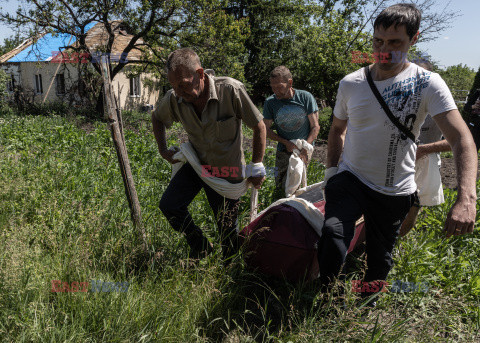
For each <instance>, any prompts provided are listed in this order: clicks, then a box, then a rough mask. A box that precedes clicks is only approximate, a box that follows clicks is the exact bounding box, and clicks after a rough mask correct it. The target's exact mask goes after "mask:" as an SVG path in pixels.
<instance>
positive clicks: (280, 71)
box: [270, 66, 292, 81]
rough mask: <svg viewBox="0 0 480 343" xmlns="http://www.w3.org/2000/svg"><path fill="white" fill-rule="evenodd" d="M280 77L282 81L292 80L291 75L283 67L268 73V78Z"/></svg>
mask: <svg viewBox="0 0 480 343" xmlns="http://www.w3.org/2000/svg"><path fill="white" fill-rule="evenodd" d="M277 77H281V78H282V79H283V80H284V81H288V80H290V79H291V78H292V73H291V72H290V70H288V68H287V67H285V66H278V67H276V68H275V69H273V70H272V72H271V73H270V78H271V79H275V78H277Z"/></svg>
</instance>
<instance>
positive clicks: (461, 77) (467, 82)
mask: <svg viewBox="0 0 480 343" xmlns="http://www.w3.org/2000/svg"><path fill="white" fill-rule="evenodd" d="M438 73H439V74H440V76H441V77H442V78H443V79H444V80H445V82H446V84H447V85H448V88H450V91H451V92H452V95H453V97H454V98H455V100H465V97H466V96H467V95H468V90H470V87H472V85H473V80H474V78H475V71H474V70H473V69H471V68H469V67H468V66H467V65H465V64H463V65H462V64H458V65H455V66H449V67H447V68H446V69H445V70H438Z"/></svg>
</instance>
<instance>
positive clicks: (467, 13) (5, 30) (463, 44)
mask: <svg viewBox="0 0 480 343" xmlns="http://www.w3.org/2000/svg"><path fill="white" fill-rule="evenodd" d="M5 2H6V1H2V4H1V5H0V7H1V8H2V11H6V12H9V13H12V14H14V13H15V10H16V9H17V7H18V5H19V4H20V1H19V0H9V1H8V3H5ZM399 2H401V1H399ZM434 2H435V5H434V8H437V9H438V11H440V10H442V9H443V8H444V7H445V5H447V4H448V3H449V2H450V5H449V6H448V9H449V10H451V11H455V12H459V14H460V16H459V17H457V18H454V20H453V22H452V24H451V27H450V28H449V29H447V30H445V31H443V32H442V33H441V35H440V36H439V37H438V38H437V39H436V40H434V41H432V42H427V43H419V45H418V47H419V48H420V50H421V51H424V52H426V53H428V54H429V55H431V57H432V59H433V60H434V61H435V62H437V63H438V64H439V66H440V67H441V68H445V67H447V66H452V65H457V64H460V63H461V64H466V65H467V66H469V67H470V68H473V69H475V71H477V70H478V68H479V67H480V25H479V23H480V1H479V0H451V1H449V0H434ZM14 33H15V32H14V30H13V29H11V28H9V27H7V26H6V25H3V24H0V44H1V43H3V40H4V39H5V38H8V37H11V36H13V35H14Z"/></svg>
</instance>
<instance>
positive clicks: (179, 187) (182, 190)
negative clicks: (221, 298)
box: [160, 163, 239, 258]
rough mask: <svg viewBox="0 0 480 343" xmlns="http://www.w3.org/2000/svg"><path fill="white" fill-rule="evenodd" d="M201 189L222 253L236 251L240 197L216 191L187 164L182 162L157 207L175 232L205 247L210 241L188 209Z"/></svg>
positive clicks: (192, 242) (194, 244)
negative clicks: (228, 195)
mask: <svg viewBox="0 0 480 343" xmlns="http://www.w3.org/2000/svg"><path fill="white" fill-rule="evenodd" d="M202 188H203V189H204V190H205V194H206V196H207V200H208V203H209V204H210V207H211V208H212V210H213V214H214V215H215V218H216V222H217V228H218V230H219V233H220V237H221V244H222V252H223V256H224V257H225V258H227V257H230V256H231V255H233V254H234V253H236V251H237V250H238V243H237V232H236V226H237V216H238V207H239V200H238V199H236V200H232V199H228V198H225V197H223V196H221V195H220V194H218V193H217V192H215V191H214V190H213V189H212V188H210V187H209V186H208V185H207V184H206V183H205V182H203V180H202V178H201V177H200V176H199V175H198V174H197V173H196V172H195V170H193V168H192V167H191V166H190V164H188V163H185V164H184V165H183V166H182V168H180V170H179V171H178V172H177V173H176V174H175V176H174V177H173V179H172V180H171V181H170V184H169V185H168V187H167V189H166V190H165V192H164V193H163V195H162V199H161V200H160V210H161V211H162V212H163V214H164V215H165V217H166V218H167V220H168V222H169V223H170V225H171V226H172V228H173V229H174V230H175V231H178V232H182V233H184V234H185V236H186V238H187V242H188V244H189V245H190V248H192V249H193V250H198V249H207V248H208V244H209V243H208V241H207V239H206V237H205V236H204V235H203V232H202V230H201V229H200V228H199V227H198V226H197V225H195V223H194V222H193V219H192V216H191V215H190V213H189V211H188V205H189V204H190V203H191V202H192V201H193V199H194V198H195V196H196V195H197V194H198V192H200V190H201V189H202Z"/></svg>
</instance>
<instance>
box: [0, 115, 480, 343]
mask: <svg viewBox="0 0 480 343" xmlns="http://www.w3.org/2000/svg"><path fill="white" fill-rule="evenodd" d="M124 117H125V122H126V123H127V126H128V127H130V128H131V129H128V128H127V129H126V130H125V134H126V144H127V149H128V152H129V156H130V160H131V164H132V171H133V173H134V178H135V182H136V186H137V191H138V194H139V198H140V203H141V206H142V214H143V219H144V222H145V227H146V230H147V232H148V236H149V240H150V243H151V246H152V248H154V249H155V250H156V251H157V252H159V254H158V255H157V259H155V260H153V259H152V261H151V263H150V264H149V265H148V268H146V269H142V270H138V269H135V268H134V256H133V248H134V247H133V242H134V238H135V231H134V229H133V227H132V224H131V222H130V219H129V218H130V214H129V209H128V205H127V201H126V199H125V195H124V189H123V184H122V179H121V176H120V172H119V170H118V164H117V158H116V155H115V151H114V148H113V145H112V142H111V138H110V133H109V131H108V130H107V129H106V123H104V122H100V121H98V122H92V121H88V120H87V119H86V118H81V117H60V116H58V115H46V116H19V115H15V114H12V113H2V114H1V115H0V239H1V241H2V244H1V245H0V299H1V301H0V341H2V342H21V341H71V342H95V341H118V342H253V341H260V342H262V341H263V342H288V341H291V342H321V341H355V342H364V341H369V342H370V341H371V342H379V341H382V342H383V341H395V342H405V341H412V342H413V341H414V342H431V341H439V342H444V341H464V342H472V341H478V339H480V336H479V334H478V332H479V329H480V310H479V309H480V306H479V305H480V304H479V296H480V270H479V268H478V265H479V256H480V244H479V243H480V241H479V240H480V233H479V232H478V229H477V231H476V232H475V233H474V234H472V235H468V236H464V237H457V238H453V239H448V240H447V239H445V238H444V235H443V233H442V225H443V224H442V223H443V221H444V219H445V216H446V214H447V210H448V208H449V207H450V205H451V203H452V201H453V200H454V197H455V192H454V191H451V190H446V191H445V197H446V203H445V204H444V205H442V206H439V207H435V208H431V209H427V210H425V211H424V212H423V213H422V214H421V215H420V220H419V222H418V225H417V226H416V229H415V230H414V231H413V232H412V233H411V234H409V236H407V238H406V239H403V240H401V241H400V242H399V243H398V245H397V247H396V249H395V261H396V265H395V267H394V268H393V270H392V272H391V273H390V275H389V280H388V281H389V282H390V283H392V282H393V281H394V280H403V281H411V282H427V283H428V285H429V290H428V292H426V293H422V292H413V293H392V292H389V293H384V294H382V295H381V298H380V299H379V303H378V306H377V308H376V309H375V310H372V311H370V312H368V313H364V312H363V311H362V309H359V308H358V307H357V306H355V301H356V296H355V294H353V293H351V292H350V291H348V292H347V294H346V299H345V303H343V302H341V301H339V300H338V299H336V298H334V297H332V296H331V295H328V294H327V295H318V294H317V292H316V288H317V287H318V285H316V284H315V283H313V284H310V285H292V284H288V283H286V282H283V281H281V280H269V279H268V278H265V277H260V276H257V275H255V274H253V273H252V272H251V271H249V270H248V269H246V268H245V266H244V265H243V264H242V260H241V259H240V258H238V259H237V260H236V261H235V262H234V263H232V264H231V265H230V266H229V267H228V268H225V267H223V265H222V264H221V263H220V262H219V258H220V257H219V256H220V254H218V252H217V253H215V254H213V255H212V256H209V257H208V258H206V259H205V260H202V261H201V262H200V263H198V264H195V265H191V264H188V263H186V257H187V254H188V248H187V245H186V243H185V241H184V240H183V239H182V238H181V236H180V235H179V234H177V233H176V232H174V231H173V230H172V229H171V228H170V227H169V225H168V224H167V222H166V220H165V218H164V217H163V216H162V215H161V213H160V211H159V209H158V202H159V200H160V197H161V194H162V192H163V190H164V189H165V188H166V186H167V184H168V181H169V178H170V166H169V165H168V164H167V162H166V161H164V160H162V159H161V158H160V156H159V154H158V152H157V147H156V144H155V141H154V138H153V135H152V134H151V132H150V130H151V129H150V125H149V115H148V114H141V113H134V114H133V115H132V116H129V115H127V114H125V115H124ZM133 123H137V124H135V125H134V124H133ZM176 130H178V128H173V130H172V131H170V132H169V139H168V141H169V144H177V143H178V142H177V139H178V137H177V136H178V135H177V131H176ZM272 151H273V149H269V151H267V155H266V156H267V157H266V162H265V164H266V165H269V166H272V165H273V163H274V157H273V154H272V153H271V152H272ZM247 155H249V154H248V153H247ZM323 168H324V167H323V166H322V165H320V164H319V163H318V162H317V163H316V162H313V163H312V164H311V165H310V170H309V183H313V182H316V181H320V180H322V178H323ZM272 189H273V180H272V179H268V180H267V181H266V183H265V184H264V187H263V189H262V191H261V192H260V195H261V199H260V201H261V202H263V206H265V205H267V204H268V199H269V197H270V195H271V192H272ZM243 200H244V201H243V204H242V211H241V212H242V217H241V219H242V220H243V223H246V220H247V217H248V216H247V215H248V213H247V212H248V196H246V197H245V198H244V199H243ZM191 208H192V209H193V211H192V213H193V216H194V219H195V220H196V221H197V222H198V223H200V224H201V225H202V227H203V228H204V229H205V230H206V232H207V234H208V235H209V238H210V239H211V240H212V242H214V243H215V244H216V246H218V244H217V243H218V240H217V237H216V231H215V228H214V220H213V216H212V213H211V211H210V209H209V207H208V204H207V201H206V197H205V196H204V194H203V193H200V194H199V195H198V196H197V197H196V198H195V200H194V202H193V204H192V206H191ZM478 224H479V222H478V218H477V226H478ZM359 277H360V275H358V274H354V275H351V276H350V279H356V278H359ZM52 280H61V281H64V282H68V283H69V284H71V283H72V282H73V281H79V282H82V281H89V282H90V280H103V281H117V282H128V283H129V285H130V286H129V289H128V292H126V293H120V292H108V293H107V292H105V293H104V292H100V293H92V292H90V291H89V292H86V293H84V292H76V293H61V292H60V293H55V292H52V291H51V288H52V286H51V282H52Z"/></svg>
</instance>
